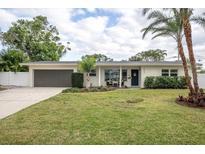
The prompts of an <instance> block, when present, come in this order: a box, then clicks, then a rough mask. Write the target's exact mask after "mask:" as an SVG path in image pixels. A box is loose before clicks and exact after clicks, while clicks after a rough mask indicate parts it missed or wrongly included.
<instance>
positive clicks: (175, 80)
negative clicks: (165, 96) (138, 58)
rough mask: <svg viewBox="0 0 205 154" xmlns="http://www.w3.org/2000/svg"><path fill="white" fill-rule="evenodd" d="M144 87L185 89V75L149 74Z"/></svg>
mask: <svg viewBox="0 0 205 154" xmlns="http://www.w3.org/2000/svg"><path fill="white" fill-rule="evenodd" d="M144 87H145V88H147V89H185V88H186V87H187V86H186V80H185V77H181V76H180V77H171V76H155V77H154V76H149V77H146V78H145V81H144Z"/></svg>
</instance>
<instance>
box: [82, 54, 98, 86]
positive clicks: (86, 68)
mask: <svg viewBox="0 0 205 154" xmlns="http://www.w3.org/2000/svg"><path fill="white" fill-rule="evenodd" d="M95 65H96V59H95V58H94V57H86V58H83V59H82V61H81V62H80V64H79V68H80V71H82V72H84V73H86V88H89V87H91V83H90V72H91V70H93V69H95Z"/></svg>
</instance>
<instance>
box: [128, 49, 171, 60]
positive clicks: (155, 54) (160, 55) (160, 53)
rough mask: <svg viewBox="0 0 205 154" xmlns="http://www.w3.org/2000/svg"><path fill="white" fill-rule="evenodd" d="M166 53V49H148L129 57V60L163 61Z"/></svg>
mask: <svg viewBox="0 0 205 154" xmlns="http://www.w3.org/2000/svg"><path fill="white" fill-rule="evenodd" d="M166 55H167V53H166V50H160V49H156V50H148V51H143V52H140V53H137V54H136V55H135V56H132V57H130V58H129V61H164V59H165V56H166Z"/></svg>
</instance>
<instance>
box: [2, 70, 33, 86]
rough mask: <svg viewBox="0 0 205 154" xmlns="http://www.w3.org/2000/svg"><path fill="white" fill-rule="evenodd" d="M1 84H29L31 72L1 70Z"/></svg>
mask: <svg viewBox="0 0 205 154" xmlns="http://www.w3.org/2000/svg"><path fill="white" fill-rule="evenodd" d="M0 85H13V86H29V72H16V73H15V72H0Z"/></svg>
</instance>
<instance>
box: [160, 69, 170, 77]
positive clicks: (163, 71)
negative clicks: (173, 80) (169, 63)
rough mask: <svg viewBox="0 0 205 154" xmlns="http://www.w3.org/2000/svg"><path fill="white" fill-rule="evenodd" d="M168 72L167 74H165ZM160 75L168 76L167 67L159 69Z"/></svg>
mask: <svg viewBox="0 0 205 154" xmlns="http://www.w3.org/2000/svg"><path fill="white" fill-rule="evenodd" d="M167 73H168V74H167ZM161 75H162V76H169V69H162V70H161Z"/></svg>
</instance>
